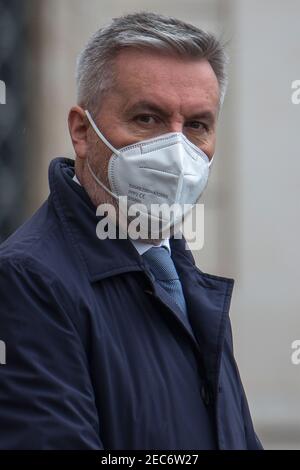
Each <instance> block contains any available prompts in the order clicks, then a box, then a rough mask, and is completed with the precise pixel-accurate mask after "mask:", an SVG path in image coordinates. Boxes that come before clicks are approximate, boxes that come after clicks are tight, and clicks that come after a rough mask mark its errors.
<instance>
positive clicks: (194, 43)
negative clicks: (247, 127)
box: [76, 12, 228, 114]
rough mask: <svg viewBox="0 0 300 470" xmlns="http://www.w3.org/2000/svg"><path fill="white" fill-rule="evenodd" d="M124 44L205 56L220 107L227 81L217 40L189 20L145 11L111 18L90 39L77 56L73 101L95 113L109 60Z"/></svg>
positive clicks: (108, 80)
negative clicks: (74, 99)
mask: <svg viewBox="0 0 300 470" xmlns="http://www.w3.org/2000/svg"><path fill="white" fill-rule="evenodd" d="M125 47H127V48H128V47H131V48H135V49H143V50H145V49H146V48H148V49H151V50H158V51H161V52H163V51H167V52H168V53H176V54H178V55H179V56H183V57H190V58H199V59H206V60H207V61H208V62H209V63H210V65H211V67H212V69H213V71H214V73H215V75H216V77H217V80H218V83H219V88H220V107H221V106H222V104H223V101H224V97H225V93H226V88H227V82H228V77H227V72H226V65H227V63H228V58H227V55H226V53H225V51H224V46H223V45H222V44H221V42H220V41H219V40H218V39H216V37H215V36H214V35H213V34H211V33H207V32H205V31H203V30H201V29H199V28H197V27H195V26H193V25H191V24H189V23H185V22H183V21H181V20H178V19H176V18H173V17H168V16H163V15H158V14H156V13H147V12H140V13H133V14H128V15H125V16H121V17H118V18H113V20H112V21H111V23H110V24H108V25H107V26H105V27H103V28H100V29H99V30H98V31H96V33H95V34H93V36H92V37H91V38H90V40H89V41H88V43H87V45H86V47H85V48H84V50H83V51H82V52H81V53H80V55H79V56H78V59H77V67H76V83H77V102H78V104H79V105H80V106H83V107H85V108H88V109H89V110H90V112H92V113H94V114H97V112H98V109H99V100H101V95H102V94H103V92H104V91H107V90H108V89H109V88H110V87H111V86H112V84H113V79H114V73H113V66H112V65H113V60H114V59H115V57H116V55H117V53H118V52H119V51H120V50H121V49H123V48H125Z"/></svg>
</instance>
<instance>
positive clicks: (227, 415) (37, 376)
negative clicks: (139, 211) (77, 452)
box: [0, 158, 262, 450]
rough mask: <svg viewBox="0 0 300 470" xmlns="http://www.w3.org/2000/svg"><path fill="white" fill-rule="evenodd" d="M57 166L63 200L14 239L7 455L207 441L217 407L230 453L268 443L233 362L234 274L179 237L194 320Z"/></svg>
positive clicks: (9, 281)
mask: <svg viewBox="0 0 300 470" xmlns="http://www.w3.org/2000/svg"><path fill="white" fill-rule="evenodd" d="M73 175H74V162H73V160H70V159H66V158H57V159H54V160H52V162H51V164H50V168H49V183H50V195H49V197H48V199H47V200H46V201H45V202H44V204H43V205H42V206H41V207H40V208H39V209H38V210H37V212H36V213H35V214H34V215H33V216H32V217H31V218H30V219H29V220H28V221H26V222H25V223H24V224H23V225H22V226H21V227H20V228H19V229H18V230H17V231H16V232H15V233H14V234H12V235H11V236H10V237H9V238H8V239H7V240H6V241H5V242H4V243H2V244H1V246H0V301H1V302H0V339H1V340H2V341H5V343H6V354H7V356H6V365H1V366H0V383H1V386H0V448H1V449H103V448H104V449H146V450H147V449H199V448H200V447H201V445H200V444H199V443H200V442H201V435H203V433H205V432H206V429H205V428H204V426H203V423H202V422H201V420H200V419H199V420H197V419H195V416H197V413H198V410H199V403H200V401H199V400H203V402H204V403H205V406H207V407H210V410H211V412H212V417H213V422H214V426H215V431H216V436H217V442H218V448H219V449H261V448H262V445H261V443H260V441H259V439H258V437H257V435H256V433H255V431H254V429H253V424H252V420H251V416H250V412H249V408H248V404H247V399H246V396H245V392H244V389H243V386H242V383H241V379H240V376H239V372H238V368H237V365H236V362H235V359H234V356H233V344H232V333H231V325H230V320H229V314H228V312H229V306H230V300H231V294H232V289H233V284H234V280H233V279H229V278H225V277H220V276H215V275H211V274H206V273H204V272H202V271H201V270H199V269H198V268H197V267H196V266H195V262H194V259H193V256H192V254H191V252H190V250H187V249H185V240H184V239H181V240H175V239H174V238H171V240H170V246H171V250H172V258H173V261H174V263H175V266H176V268H177V271H178V273H179V275H180V279H181V282H182V286H183V291H184V294H185V298H186V302H187V307H188V312H189V318H190V322H191V325H192V328H191V327H190V326H189V324H188V323H184V320H182V319H181V317H180V316H179V313H178V310H177V308H176V304H174V303H173V301H172V299H170V298H168V296H167V294H166V292H165V291H164V290H163V289H161V288H160V287H159V286H158V285H157V284H156V283H155V280H154V279H153V277H152V276H151V273H150V272H149V270H148V269H147V267H146V265H145V264H144V263H143V258H142V257H141V256H140V255H139V254H138V252H137V251H136V250H135V248H134V246H133V245H132V244H131V242H130V241H129V240H121V239H118V240H110V239H106V240H102V241H100V240H99V239H98V238H97V236H96V224H97V222H99V218H98V217H96V211H95V208H94V206H93V205H92V203H91V201H90V199H89V197H88V196H87V193H86V192H85V190H84V189H83V188H82V187H81V186H79V185H78V184H77V183H75V182H74V181H73V180H72V177H73Z"/></svg>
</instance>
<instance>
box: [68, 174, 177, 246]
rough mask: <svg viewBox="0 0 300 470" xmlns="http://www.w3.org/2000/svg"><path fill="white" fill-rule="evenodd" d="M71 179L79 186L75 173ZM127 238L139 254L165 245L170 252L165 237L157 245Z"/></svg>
mask: <svg viewBox="0 0 300 470" xmlns="http://www.w3.org/2000/svg"><path fill="white" fill-rule="evenodd" d="M73 180H74V181H76V183H78V184H79V185H80V186H81V184H80V182H79V181H78V179H77V176H76V174H75V175H74V176H73ZM128 238H129V240H130V241H131V243H132V244H133V246H134V247H135V249H136V250H137V251H138V252H139V254H140V255H142V254H144V253H145V252H146V251H147V250H149V249H150V248H152V247H159V246H166V247H167V249H168V250H169V252H170V253H171V248H170V242H169V239H168V238H165V239H164V240H162V241H161V242H160V244H159V245H153V244H152V243H147V242H144V241H141V240H132V239H131V238H130V237H128Z"/></svg>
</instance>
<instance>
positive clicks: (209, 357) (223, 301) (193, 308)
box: [49, 158, 234, 386]
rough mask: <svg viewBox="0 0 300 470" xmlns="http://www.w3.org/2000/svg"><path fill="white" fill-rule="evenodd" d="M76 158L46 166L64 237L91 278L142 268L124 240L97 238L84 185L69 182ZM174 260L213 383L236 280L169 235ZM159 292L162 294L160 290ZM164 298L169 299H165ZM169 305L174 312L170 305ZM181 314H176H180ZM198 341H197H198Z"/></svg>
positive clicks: (58, 160)
mask: <svg viewBox="0 0 300 470" xmlns="http://www.w3.org/2000/svg"><path fill="white" fill-rule="evenodd" d="M73 176H74V160H71V159H68V158H55V159H54V160H52V161H51V163H50V167H49V185H50V196H49V202H50V203H52V205H53V207H54V210H55V212H56V213H57V215H58V218H59V220H60V222H61V225H62V228H63V230H64V233H65V236H66V238H67V239H69V240H70V243H72V244H73V246H74V248H75V250H76V252H77V256H79V258H80V260H81V262H82V266H83V268H84V269H85V270H86V273H87V276H88V278H89V280H90V281H91V282H95V281H98V280H101V279H104V278H107V277H109V276H113V275H116V274H120V273H124V272H130V271H144V269H145V265H144V262H143V258H142V257H141V256H140V255H139V253H138V252H137V251H136V249H135V248H134V246H133V245H132V243H131V241H130V240H128V239H117V240H111V239H108V238H107V239H105V240H101V241H100V240H99V239H98V237H97V234H96V225H97V223H98V222H99V217H97V216H96V209H95V207H94V205H93V204H92V202H91V200H90V198H89V196H88V195H87V193H86V191H85V190H84V188H83V187H82V186H79V185H78V184H77V183H76V182H75V181H73V179H72V178H73ZM170 247H171V253H172V259H173V261H174V264H175V266H176V269H177V271H178V273H179V275H180V278H181V282H182V287H183V291H184V294H185V297H186V301H187V307H188V311H189V316H190V321H191V324H192V327H193V331H194V332H195V335H196V339H195V337H194V333H193V331H191V329H190V327H189V325H188V324H185V325H183V326H184V328H185V329H186V331H187V332H188V333H189V334H190V336H191V339H193V341H194V344H195V343H197V346H198V348H199V345H200V350H201V351H202V353H203V351H205V354H203V361H204V366H205V369H206V371H207V374H208V375H210V376H211V378H212V381H214V382H215V386H216V385H217V384H216V380H217V377H218V372H219V368H220V357H221V354H220V353H221V351H222V347H223V342H224V335H225V331H226V325H227V322H228V313H229V306H230V300H231V295H232V289H233V285H234V280H233V279H231V278H226V277H221V276H215V275H212V274H207V273H203V272H202V271H201V270H200V269H198V268H197V267H196V265H195V261H194V258H193V255H192V253H191V251H190V250H189V249H186V248H187V245H186V242H185V240H184V238H182V239H174V238H173V237H172V238H170ZM158 295H159V296H161V297H162V296H163V293H162V292H159V291H158ZM164 300H165V303H168V301H167V300H166V298H165V299H164ZM168 306H169V308H170V309H171V310H172V309H173V311H174V313H175V314H176V308H174V304H172V303H169V304H168ZM178 318H179V314H178ZM196 340H197V341H196Z"/></svg>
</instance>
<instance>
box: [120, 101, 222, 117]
mask: <svg viewBox="0 0 300 470" xmlns="http://www.w3.org/2000/svg"><path fill="white" fill-rule="evenodd" d="M141 111H151V112H154V113H158V114H160V115H162V116H165V117H170V116H171V113H170V112H168V111H166V110H165V109H164V108H163V107H162V106H159V105H157V104H156V103H151V102H150V101H144V100H143V101H138V102H137V103H135V104H134V105H132V106H131V107H129V108H128V109H127V110H126V112H127V113H136V112H141ZM187 119H189V120H191V119H206V120H207V121H211V122H214V121H215V115H214V113H213V112H212V111H209V110H207V111H199V112H197V113H194V114H192V115H191V116H189V117H188V118H187Z"/></svg>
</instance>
